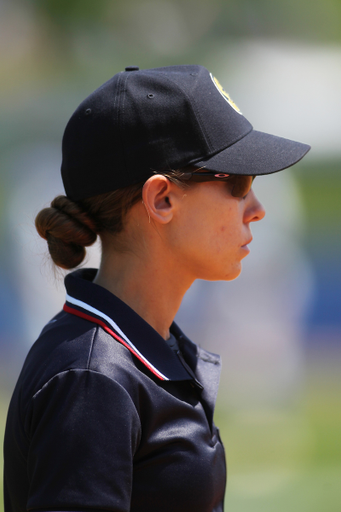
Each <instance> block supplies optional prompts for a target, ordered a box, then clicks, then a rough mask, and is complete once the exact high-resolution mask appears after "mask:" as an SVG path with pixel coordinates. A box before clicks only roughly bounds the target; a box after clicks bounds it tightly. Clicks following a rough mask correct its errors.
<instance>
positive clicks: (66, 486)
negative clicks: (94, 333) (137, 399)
mask: <svg viewBox="0 0 341 512" xmlns="http://www.w3.org/2000/svg"><path fill="white" fill-rule="evenodd" d="M27 430H28V435H29V437H30V449H29V456H28V474H29V478H30V491H29V497H28V503H27V509H28V510H32V509H45V510H49V509H52V510H68V509H70V510H72V509H79V510H82V509H84V508H86V509H89V508H90V509H97V510H98V509H105V510H111V511H114V512H126V511H129V510H130V499H131V489H132V476H133V457H134V453H135V451H136V449H137V446H138V443H139V440H140V435H141V426H140V420H139V416H138V414H137V410H136V408H135V405H134V403H133V401H132V399H131V397H130V395H129V394H128V392H127V391H126V390H125V389H124V388H123V387H122V386H121V385H120V384H119V383H117V382H116V381H114V380H112V379H110V378H108V377H106V376H104V375H102V374H100V373H97V372H94V371H89V370H69V371H66V372H63V373H61V374H58V375H56V376H55V377H53V378H52V379H51V380H50V381H49V382H48V383H47V384H46V385H45V386H44V387H43V388H42V389H41V390H40V391H38V392H37V393H36V395H35V396H34V397H33V399H32V406H31V411H30V414H29V419H28V421H27Z"/></svg>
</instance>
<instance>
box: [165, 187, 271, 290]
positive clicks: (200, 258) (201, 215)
mask: <svg viewBox="0 0 341 512" xmlns="http://www.w3.org/2000/svg"><path fill="white" fill-rule="evenodd" d="M182 192H183V196H182V200H181V202H180V206H179V208H178V209H177V210H176V212H175V214H174V218H173V221H174V222H171V223H170V225H169V228H170V230H169V233H168V234H169V236H170V238H169V241H170V243H171V246H172V247H173V248H174V249H175V250H176V253H177V258H178V264H179V265H180V266H181V267H182V269H183V270H184V271H185V272H187V273H189V275H190V274H192V276H191V277H192V278H193V279H205V280H210V281H215V280H227V281H230V280H232V279H235V278H236V277H238V275H239V274H240V272H241V260H242V259H243V258H245V256H247V255H248V254H249V252H250V250H249V248H248V244H249V243H250V242H251V240H252V235H251V229H250V223H251V222H255V221H258V220H261V219H262V218H263V217H264V215H265V211H264V208H263V206H262V205H261V203H260V202H259V201H258V200H257V198H256V196H255V194H254V192H253V190H252V189H251V190H250V192H249V193H248V194H247V195H246V197H245V198H237V197H233V196H232V195H231V191H230V190H229V184H228V182H225V183H224V182H218V181H217V182H216V181H211V182H203V183H193V184H191V186H190V187H188V188H187V189H185V190H183V191H182Z"/></svg>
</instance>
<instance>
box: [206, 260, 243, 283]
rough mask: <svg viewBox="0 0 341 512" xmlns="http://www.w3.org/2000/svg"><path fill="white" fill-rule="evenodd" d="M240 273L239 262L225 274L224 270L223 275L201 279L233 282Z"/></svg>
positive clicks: (240, 266)
mask: <svg viewBox="0 0 341 512" xmlns="http://www.w3.org/2000/svg"><path fill="white" fill-rule="evenodd" d="M241 271H242V264H241V263H240V262H239V263H238V264H237V265H236V266H235V267H234V268H231V269H229V271H228V272H227V273H226V269H225V272H224V273H221V272H219V273H218V274H217V275H214V276H210V277H206V278H202V279H205V280H206V281H234V279H237V277H238V276H240V274H241Z"/></svg>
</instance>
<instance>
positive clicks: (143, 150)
mask: <svg viewBox="0 0 341 512" xmlns="http://www.w3.org/2000/svg"><path fill="white" fill-rule="evenodd" d="M251 130H252V126H251V124H250V123H249V122H248V121H247V120H246V119H245V117H243V116H242V115H241V114H240V113H239V112H237V111H236V110H235V109H234V108H233V107H232V106H231V104H230V103H229V102H228V101H227V100H226V99H225V97H224V95H223V94H222V93H221V92H220V91H219V89H218V87H217V86H216V85H215V84H214V82H213V79H212V77H211V75H210V74H209V72H208V71H207V69H205V68H204V67H202V66H171V67H164V68H155V69H147V70H135V69H132V70H131V71H125V72H121V73H118V74H117V75H115V76H114V77H113V78H111V79H110V80H109V81H107V82H106V83H105V84H103V85H102V86H101V87H99V88H98V89H97V90H96V91H94V92H93V93H92V94H90V96H88V98H86V99H85V100H84V101H83V102H82V103H81V104H80V106H79V107H78V108H77V110H76V111H75V112H74V114H73V115H72V117H71V119H70V121H69V123H68V125H67V127H66V129H65V133H64V137H63V162H62V177H63V181H64V186H65V190H66V193H67V195H68V196H69V197H70V198H71V199H73V200H79V199H84V198H86V197H91V196H93V195H96V194H100V193H104V192H109V191H112V190H115V189H117V188H122V187H125V186H127V185H131V184H134V183H138V182H142V181H144V180H145V179H147V178H148V177H149V176H151V175H152V174H153V173H154V172H155V171H161V170H167V169H178V168H180V167H183V166H186V165H188V164H190V163H195V161H199V160H202V159H203V158H207V157H209V156H212V155H214V154H215V153H218V152H220V151H221V150H223V149H224V148H227V147H229V146H230V145H232V144H234V143H235V142H237V141H238V140H240V139H241V138H243V137H244V136H245V135H246V134H248V133H249V132H250V131H251Z"/></svg>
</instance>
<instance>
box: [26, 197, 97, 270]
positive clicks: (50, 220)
mask: <svg viewBox="0 0 341 512" xmlns="http://www.w3.org/2000/svg"><path fill="white" fill-rule="evenodd" d="M35 225H36V229H37V231H38V233H39V235H40V236H41V237H42V238H44V239H45V240H47V243H48V247H49V252H50V254H51V258H52V259H53V261H54V263H55V264H56V265H58V266H60V267H62V268H65V269H71V268H74V267H77V266H78V265H79V264H80V263H81V262H82V261H83V259H84V257H85V247H88V246H89V245H92V244H93V243H94V242H95V241H96V238H97V230H96V226H95V223H94V222H93V221H92V220H91V219H90V218H89V216H88V215H87V214H86V213H85V212H84V211H83V210H82V209H81V208H80V206H79V205H78V204H77V203H74V202H73V201H71V200H70V199H69V198H67V197H66V196H57V197H56V198H55V199H54V200H53V201H52V203H51V207H50V208H44V209H43V210H41V211H40V212H39V213H38V215H37V217H36V220H35Z"/></svg>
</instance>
